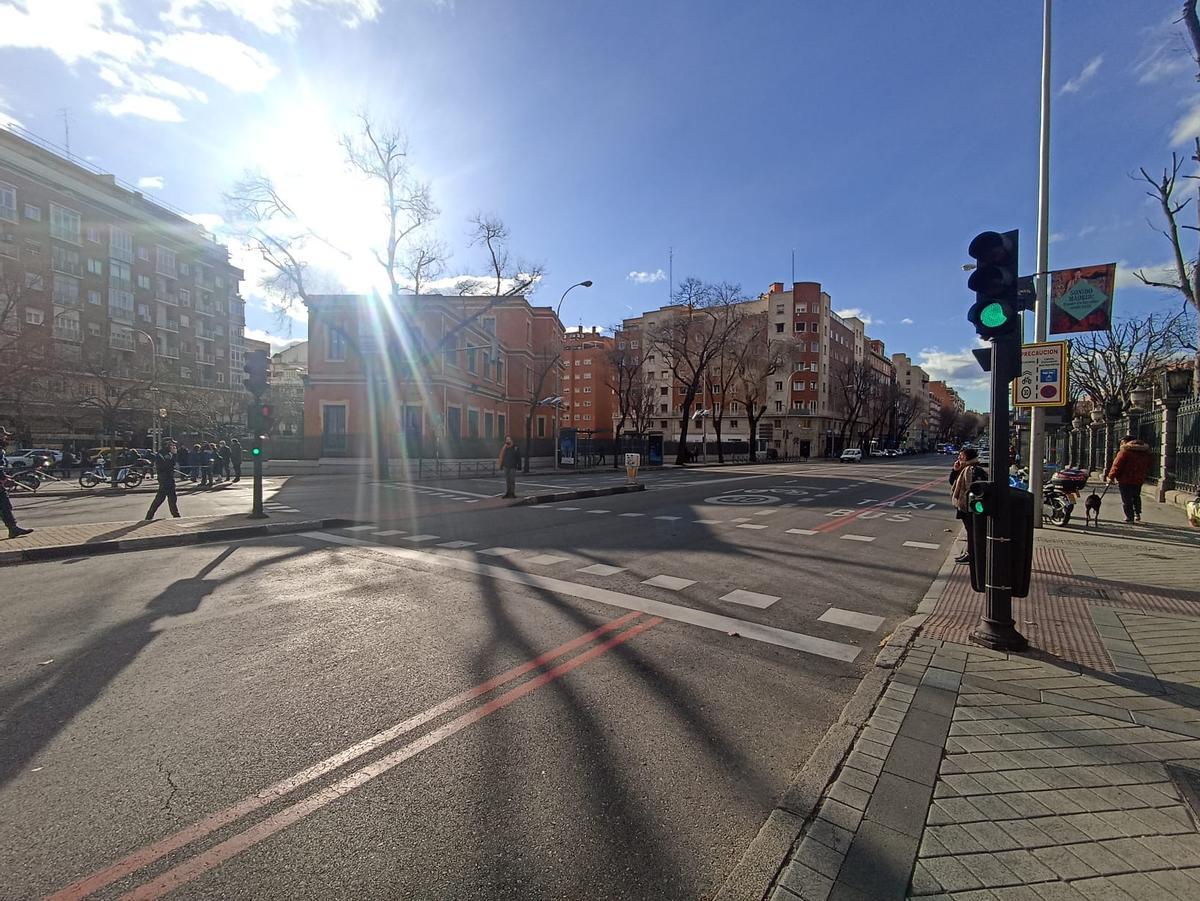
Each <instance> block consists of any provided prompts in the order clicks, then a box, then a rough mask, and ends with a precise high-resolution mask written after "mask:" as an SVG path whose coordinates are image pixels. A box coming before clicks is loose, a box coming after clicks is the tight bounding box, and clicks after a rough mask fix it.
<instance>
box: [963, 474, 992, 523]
mask: <svg viewBox="0 0 1200 901" xmlns="http://www.w3.org/2000/svg"><path fill="white" fill-rule="evenodd" d="M995 490H996V486H995V485H993V484H992V483H991V482H976V483H975V484H974V485H972V486H971V490H970V491H969V492H967V512H969V513H972V514H974V515H975V516H992V515H994V514H995V512H996V504H995V500H994V498H995V494H994V492H995Z"/></svg>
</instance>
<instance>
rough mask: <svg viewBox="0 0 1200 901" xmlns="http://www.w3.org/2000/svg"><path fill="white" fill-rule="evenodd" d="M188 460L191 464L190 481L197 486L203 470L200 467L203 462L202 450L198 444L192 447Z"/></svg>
mask: <svg viewBox="0 0 1200 901" xmlns="http://www.w3.org/2000/svg"><path fill="white" fill-rule="evenodd" d="M188 460H189V461H190V462H191V464H192V481H193V482H195V483H197V484H199V483H200V479H201V478H202V477H203V476H204V470H203V469H202V468H201V466H200V464H201V463H203V462H204V450H203V449H202V448H201V447H200V445H199V444H193V445H192V452H191V453H190V454H189V455H188Z"/></svg>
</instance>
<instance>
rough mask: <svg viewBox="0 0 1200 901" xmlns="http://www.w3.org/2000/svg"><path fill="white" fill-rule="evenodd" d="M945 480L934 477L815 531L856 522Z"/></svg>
mask: <svg viewBox="0 0 1200 901" xmlns="http://www.w3.org/2000/svg"><path fill="white" fill-rule="evenodd" d="M944 481H945V480H944V479H940V478H938V479H933V480H931V481H929V482H926V483H925V484H924V485H918V486H917V487H916V488H914V489H913V490H912V491H906V492H904V494H898V495H896V496H895V497H891V498H888V499H887V500H886V501H880V502H879V503H878V504H875V505H874V506H872V507H864V508H863V509H862V510H855V511H854V514H853V515H852V516H842V517H839V518H838V519H835V520H833V521H832V522H827V523H825V524H824V525H820V526H817V527H816V529H815V531H817V532H833V531H835V530H837V529H840V528H841V527H842V526H844V525H846V524H848V523H852V522H854V520H856V519H858V518H859V517H860V516H862V514H864V513H870V512H871V511H872V510H881V509H883V507H884V506H885V505H887V504H894V503H895V502H896V501H902V500H904V499H905V498H909V497H912V496H913V495H914V494H920V493H921V492H922V491H924V490H925V489H926V488H932V487H933V486H934V485H936V484H938V483H939V482H944Z"/></svg>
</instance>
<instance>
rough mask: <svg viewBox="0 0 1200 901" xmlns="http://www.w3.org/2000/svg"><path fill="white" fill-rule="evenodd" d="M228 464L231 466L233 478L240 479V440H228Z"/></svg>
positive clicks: (238, 480)
mask: <svg viewBox="0 0 1200 901" xmlns="http://www.w3.org/2000/svg"><path fill="white" fill-rule="evenodd" d="M229 465H230V466H232V467H233V480H234V481H235V482H240V481H241V480H242V442H240V441H238V440H237V439H236V438H234V439H233V440H232V441H230V442H229Z"/></svg>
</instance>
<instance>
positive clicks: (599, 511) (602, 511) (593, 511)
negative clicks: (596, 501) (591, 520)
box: [587, 510, 612, 514]
mask: <svg viewBox="0 0 1200 901" xmlns="http://www.w3.org/2000/svg"><path fill="white" fill-rule="evenodd" d="M587 512H588V513H593V514H595V513H612V510H588V511H587Z"/></svg>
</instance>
